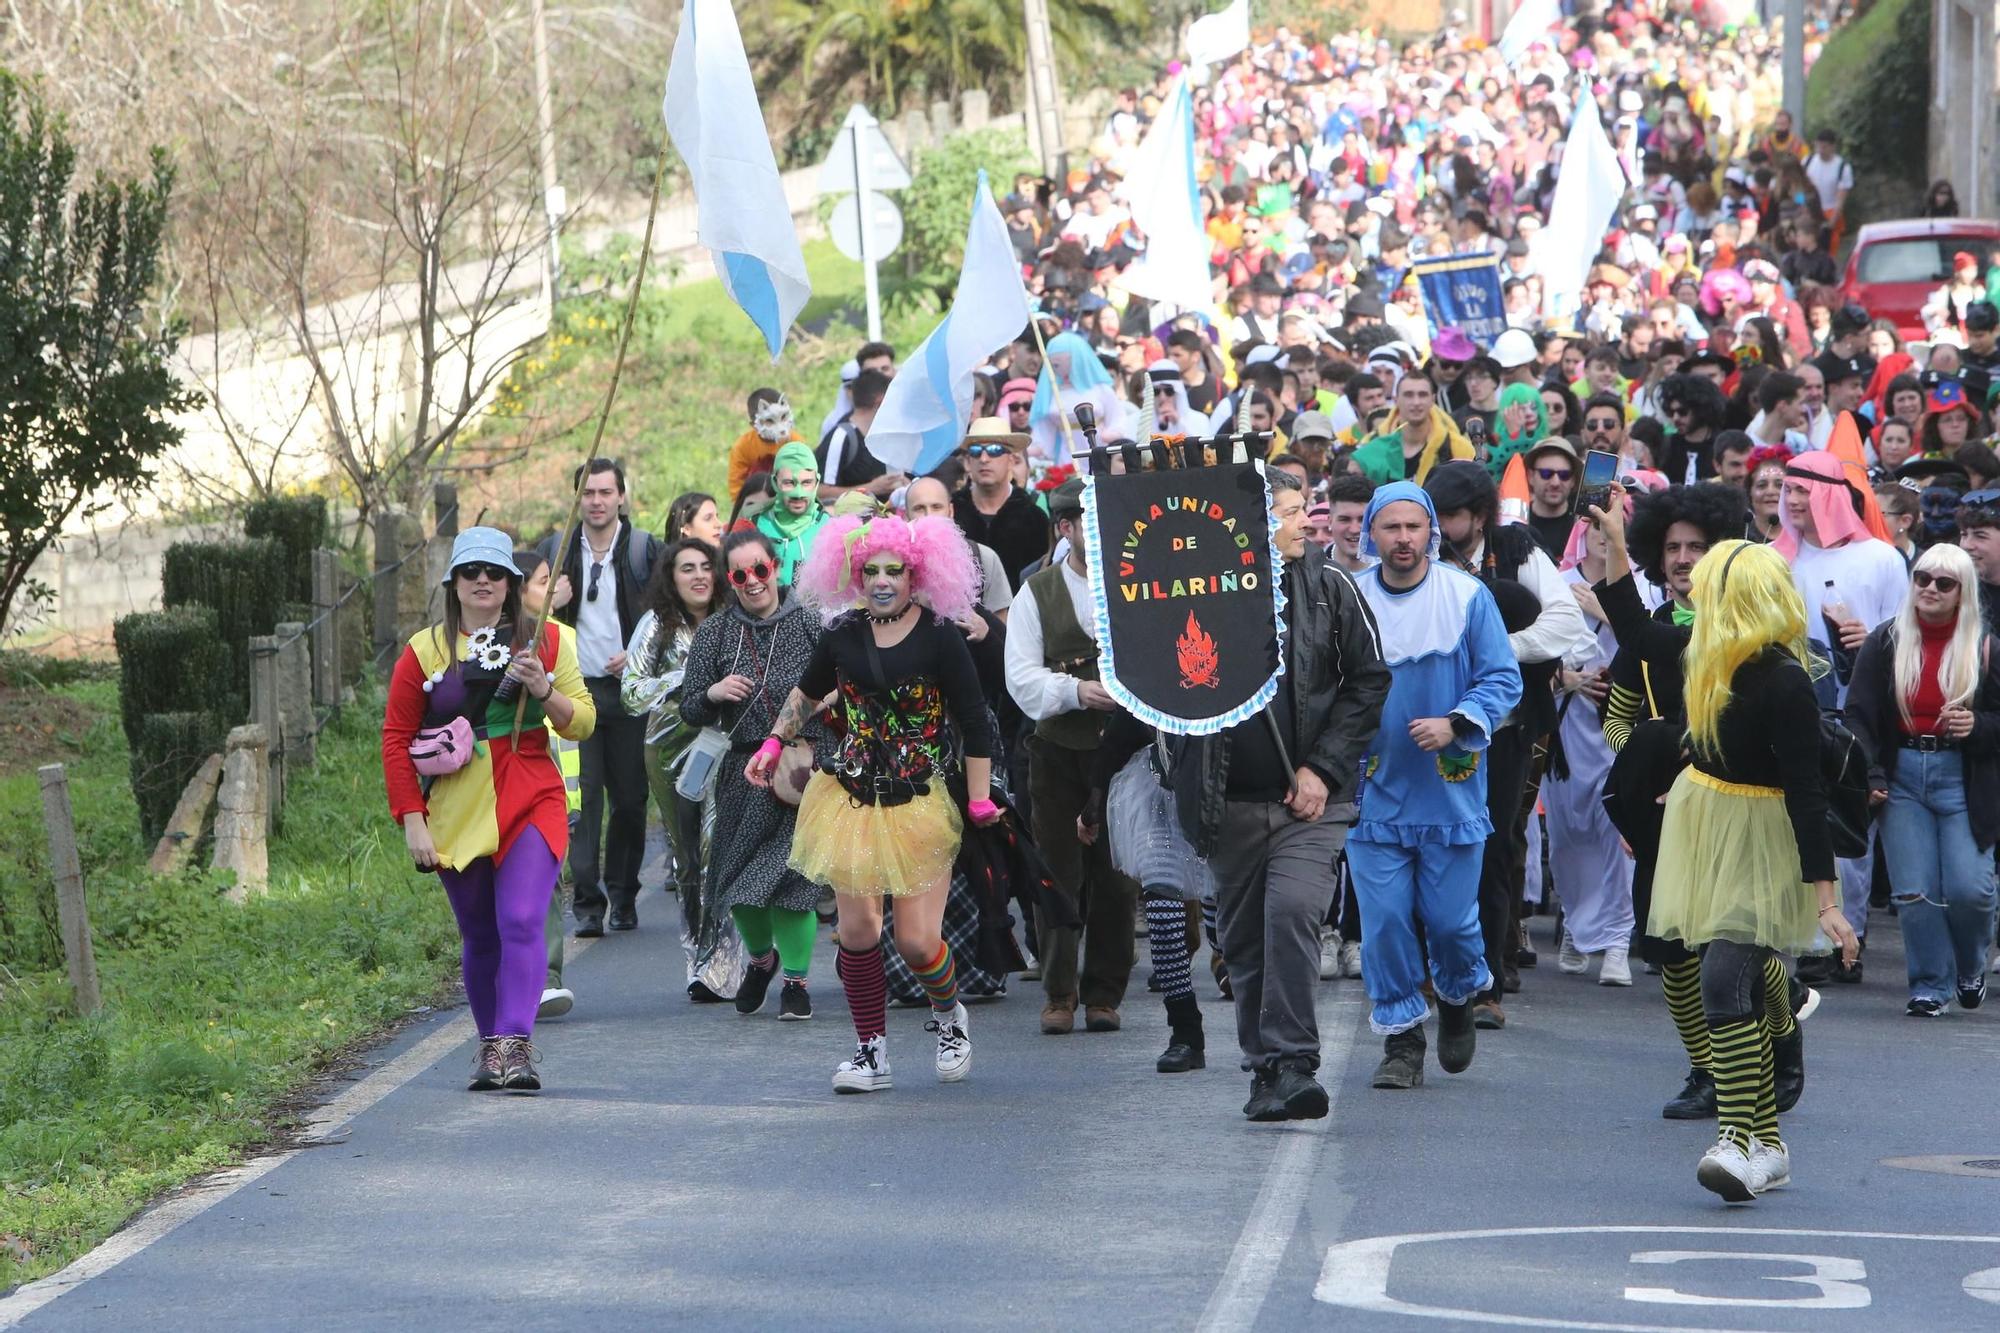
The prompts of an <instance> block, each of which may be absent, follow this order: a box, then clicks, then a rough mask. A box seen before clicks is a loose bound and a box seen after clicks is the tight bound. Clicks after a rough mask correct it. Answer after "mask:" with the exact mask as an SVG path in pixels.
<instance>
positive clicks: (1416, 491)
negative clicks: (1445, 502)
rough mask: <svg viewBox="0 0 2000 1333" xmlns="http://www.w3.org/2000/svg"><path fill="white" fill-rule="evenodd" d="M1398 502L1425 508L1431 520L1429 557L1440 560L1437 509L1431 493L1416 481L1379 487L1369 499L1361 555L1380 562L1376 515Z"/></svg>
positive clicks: (1363, 521)
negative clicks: (1376, 543)
mask: <svg viewBox="0 0 2000 1333" xmlns="http://www.w3.org/2000/svg"><path fill="white" fill-rule="evenodd" d="M1398 500H1408V501H1410V502H1411V503H1412V504H1420V505H1422V506H1423V507H1424V513H1426V514H1428V515H1429V516H1430V520H1431V545H1430V551H1429V553H1428V554H1429V555H1430V558H1431V559H1433V560H1435V559H1437V558H1438V550H1439V544H1438V541H1439V534H1438V516H1437V507H1436V506H1435V505H1433V504H1432V503H1431V497H1430V493H1429V492H1428V491H1426V490H1424V488H1423V487H1421V486H1419V485H1417V483H1415V482H1414V481H1392V482H1390V483H1389V484H1388V485H1387V486H1377V487H1376V488H1375V493H1374V494H1373V495H1371V496H1369V497H1368V511H1367V512H1366V513H1364V514H1363V515H1362V516H1361V554H1363V555H1365V556H1367V557H1369V558H1370V559H1373V560H1380V559H1381V558H1382V552H1381V550H1380V549H1378V548H1377V547H1376V545H1375V515H1377V514H1379V513H1381V512H1382V508H1383V506H1384V505H1392V504H1394V503H1396V501H1398Z"/></svg>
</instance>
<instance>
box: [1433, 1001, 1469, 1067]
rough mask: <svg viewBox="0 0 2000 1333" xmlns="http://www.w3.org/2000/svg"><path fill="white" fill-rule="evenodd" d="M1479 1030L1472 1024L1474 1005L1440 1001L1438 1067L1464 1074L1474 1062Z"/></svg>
mask: <svg viewBox="0 0 2000 1333" xmlns="http://www.w3.org/2000/svg"><path fill="white" fill-rule="evenodd" d="M1477 1041H1478V1030H1477V1029H1476V1028H1474V1027H1473V1024H1472V1005H1471V1004H1470V1003H1469V1002H1468V1003H1461V1004H1446V1003H1445V1002H1444V1001H1443V1000H1439V1001H1438V1068H1440V1069H1442V1070H1444V1072H1445V1073H1447V1074H1462V1073H1464V1072H1465V1070H1466V1068H1467V1067H1468V1066H1470V1065H1471V1064H1472V1052H1473V1048H1474V1045H1475V1043H1476V1042H1477Z"/></svg>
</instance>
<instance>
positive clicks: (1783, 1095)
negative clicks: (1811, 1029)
mask: <svg viewBox="0 0 2000 1333" xmlns="http://www.w3.org/2000/svg"><path fill="white" fill-rule="evenodd" d="M1771 1073H1772V1080H1773V1082H1774V1083H1775V1084H1776V1085H1777V1092H1778V1098H1777V1101H1778V1109H1779V1110H1780V1111H1789V1110H1791V1109H1792V1108H1793V1107H1794V1106H1797V1105H1798V1104H1799V1097H1800V1096H1801V1095H1802V1094H1803V1093H1804V1092H1805V1090H1806V1032H1805V1029H1804V1028H1802V1027H1800V1026H1799V1025H1798V1020H1796V1019H1794V1020H1793V1021H1792V1031H1791V1035H1790V1036H1785V1037H1773V1038H1771Z"/></svg>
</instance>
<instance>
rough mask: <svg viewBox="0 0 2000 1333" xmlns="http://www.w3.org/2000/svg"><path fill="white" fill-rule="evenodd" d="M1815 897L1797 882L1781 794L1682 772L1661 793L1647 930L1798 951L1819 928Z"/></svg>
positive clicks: (1689, 941)
mask: <svg viewBox="0 0 2000 1333" xmlns="http://www.w3.org/2000/svg"><path fill="white" fill-rule="evenodd" d="M1814 898H1815V895H1814V893H1813V890H1812V887H1811V886H1810V885H1807V884H1804V883H1802V882H1800V880H1799V846H1798V840H1797V839H1796V838H1795V837H1793V835H1792V822H1791V819H1790V818H1789V817H1788V816H1787V815H1786V814H1785V796H1784V793H1783V792H1781V791H1779V790H1778V789H1777V788H1776V787H1748V786H1743V785H1741V784H1738V783H1733V782H1724V781H1722V780H1721V779H1719V778H1714V777H1711V776H1709V775H1708V774H1706V773H1702V772H1700V771H1698V770H1696V769H1694V768H1692V767H1690V768H1684V769H1682V770H1681V774H1680V776H1679V777H1678V778H1676V779H1674V785H1673V789H1672V790H1671V791H1669V792H1668V793H1667V810H1666V818H1665V820H1664V821H1663V823H1662V825H1661V828H1660V859H1659V863H1658V866H1657V868H1656V869H1655V870H1654V872H1653V909H1652V916H1651V919H1650V920H1649V921H1648V922H1647V925H1646V933H1647V934H1649V935H1657V936H1659V937H1660V938H1661V939H1664V940H1679V941H1680V942H1682V943H1683V944H1686V945H1688V946H1690V947H1692V946H1695V945H1699V944H1706V943H1708V941H1710V940H1732V941H1734V942H1736V943H1738V944H1762V945H1766V946H1768V947H1770V948H1773V949H1777V950H1779V951H1780V952H1782V953H1798V952H1800V951H1802V950H1805V949H1809V948H1810V947H1811V946H1812V944H1813V940H1814V937H1815V936H1817V935H1818V934H1819V918H1818V915H1817V913H1816V911H1815V910H1814V906H1813V904H1814Z"/></svg>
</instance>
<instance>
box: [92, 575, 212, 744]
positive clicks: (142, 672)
mask: <svg viewBox="0 0 2000 1333" xmlns="http://www.w3.org/2000/svg"><path fill="white" fill-rule="evenodd" d="M111 641H112V643H113V644H114V645H115V646H116V647H117V650H118V714H119V720H120V721H121V722H123V723H124V728H125V743H126V745H128V746H131V747H134V748H136V747H137V746H138V744H139V727H140V724H141V723H142V722H143V721H144V720H145V719H146V717H147V716H148V715H149V714H152V713H214V714H218V715H222V716H227V715H228V714H227V713H226V711H225V710H226V709H227V708H228V706H229V692H228V688H227V682H228V667H227V664H226V663H225V661H224V658H225V656H226V654H225V653H224V652H223V647H222V639H221V635H220V633H219V632H218V630H217V629H216V617H215V611H214V609H213V608H211V607H207V606H176V607H170V608H168V609H167V610H165V611H140V612H137V613H135V614H133V615H129V616H123V617H121V618H120V619H119V620H118V623H117V624H116V625H114V626H113V627H112V630H111Z"/></svg>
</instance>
